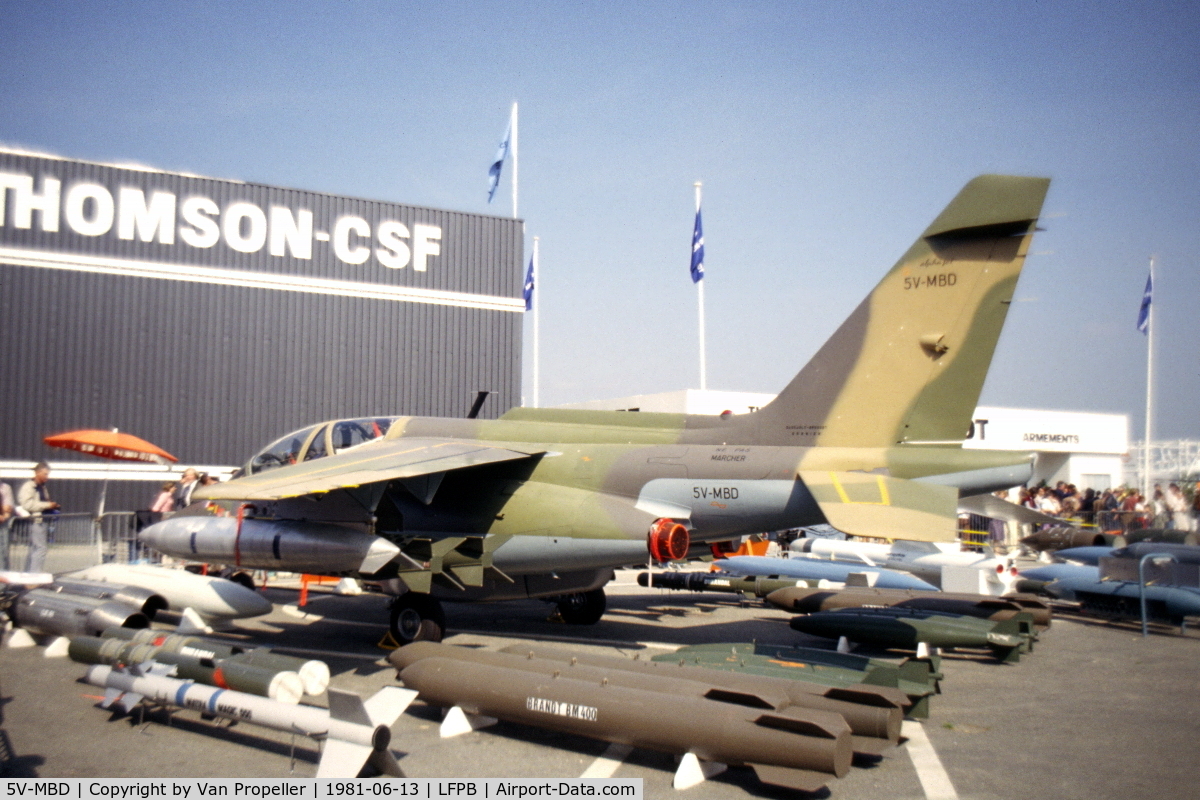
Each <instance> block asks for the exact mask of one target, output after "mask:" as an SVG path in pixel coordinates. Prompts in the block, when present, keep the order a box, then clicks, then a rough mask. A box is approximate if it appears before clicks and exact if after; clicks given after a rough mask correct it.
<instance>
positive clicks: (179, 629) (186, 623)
mask: <svg viewBox="0 0 1200 800" xmlns="http://www.w3.org/2000/svg"><path fill="white" fill-rule="evenodd" d="M175 632H176V633H189V634H190V633H212V632H213V629H212V628H211V627H209V625H208V623H206V622H205V621H204V618H203V617H201V616H200V615H199V614H198V613H197V612H196V609H194V608H192V607H191V606H188V607H187V608H185V609H184V610H183V613H182V614H181V615H180V620H179V624H178V625H176V626H175Z"/></svg>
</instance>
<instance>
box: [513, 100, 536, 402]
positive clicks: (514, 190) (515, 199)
mask: <svg viewBox="0 0 1200 800" xmlns="http://www.w3.org/2000/svg"><path fill="white" fill-rule="evenodd" d="M512 157H513V170H512V172H513V174H512V189H513V219H516V218H517V101H516V100H514V101H513V107H512ZM535 241H536V240H535ZM534 405H535V406H536V405H537V403H536V402H535V403H534Z"/></svg>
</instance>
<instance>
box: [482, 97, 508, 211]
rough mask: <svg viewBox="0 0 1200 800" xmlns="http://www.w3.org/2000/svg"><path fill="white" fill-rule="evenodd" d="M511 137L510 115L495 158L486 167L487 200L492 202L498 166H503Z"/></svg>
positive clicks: (498, 179) (498, 172)
mask: <svg viewBox="0 0 1200 800" xmlns="http://www.w3.org/2000/svg"><path fill="white" fill-rule="evenodd" d="M511 138H512V117H509V118H508V127H507V128H505V129H504V139H503V140H502V141H501V142H500V147H499V148H498V149H497V150H496V159H495V161H493V162H492V166H491V167H490V168H489V169H488V202H489V203H490V202H492V197H493V196H494V195H495V194H496V187H497V186H499V185H500V168H501V167H503V166H504V159H505V158H507V157H508V142H509V140H510V139H511Z"/></svg>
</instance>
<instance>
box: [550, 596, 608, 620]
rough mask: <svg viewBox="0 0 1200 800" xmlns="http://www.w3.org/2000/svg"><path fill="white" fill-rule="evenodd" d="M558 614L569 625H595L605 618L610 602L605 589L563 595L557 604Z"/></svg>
mask: <svg viewBox="0 0 1200 800" xmlns="http://www.w3.org/2000/svg"><path fill="white" fill-rule="evenodd" d="M556 605H557V607H558V614H559V616H561V617H562V621H563V622H565V623H567V624H568V625H595V624H596V623H597V622H599V621H600V618H601V617H602V616H604V609H606V608H608V600H607V599H606V598H605V596H604V590H603V589H593V590H592V591H590V592H576V593H575V594H567V595H563V596H562V597H560V598H559V600H558V602H557V603H556Z"/></svg>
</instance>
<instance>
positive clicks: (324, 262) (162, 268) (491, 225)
mask: <svg viewBox="0 0 1200 800" xmlns="http://www.w3.org/2000/svg"><path fill="white" fill-rule="evenodd" d="M520 225H521V223H520V222H519V221H518V220H510V219H501V218H497V217H488V216H483V215H478V214H465V213H462V212H453V211H442V210H438V209H431V208H420V207H416V206H408V205H401V204H398V203H385V202H381V201H374V200H362V199H358V198H351V197H340V196H336V195H328V194H321V193H318V192H306V191H301V190H296V189H284V188H280V187H274V186H263V185H261V184H251V183H240V182H238V181H229V180H219V179H215V178H203V177H199V176H194V175H184V174H180V173H172V172H158V171H153V170H148V169H140V168H133V167H121V166H111V165H105V164H93V163H89V162H84V161H70V160H65V159H58V158H53V157H49V156H40V155H31V154H27V153H21V152H14V151H11V150H3V149H0V265H3V264H10V265H14V266H19V267H34V268H44V269H58V270H73V271H84V272H92V273H103V274H108V275H119V276H125V277H138V278H154V279H163V280H172V281H186V282H191V283H208V284H217V285H222V286H228V287H236V286H241V287H248V288H260V289H272V290H278V291H286V292H306V293H317V294H327V295H342V296H348V297H366V298H372V299H379V300H394V301H398V302H417V303H432V304H435V305H453V306H462V307H468V308H485V309H492V310H498V311H511V312H518V313H519V312H523V311H524V309H525V305H524V300H523V299H522V298H521V297H520V296H519V295H520V282H519V278H520V262H521V250H522V248H521V244H522V234H521V227H520ZM481 290H483V291H481Z"/></svg>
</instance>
